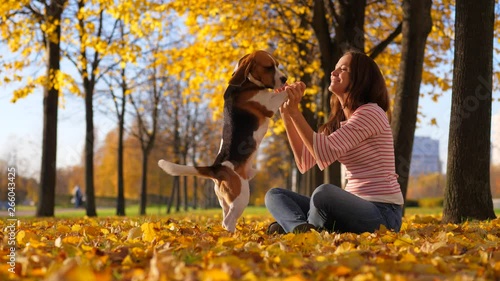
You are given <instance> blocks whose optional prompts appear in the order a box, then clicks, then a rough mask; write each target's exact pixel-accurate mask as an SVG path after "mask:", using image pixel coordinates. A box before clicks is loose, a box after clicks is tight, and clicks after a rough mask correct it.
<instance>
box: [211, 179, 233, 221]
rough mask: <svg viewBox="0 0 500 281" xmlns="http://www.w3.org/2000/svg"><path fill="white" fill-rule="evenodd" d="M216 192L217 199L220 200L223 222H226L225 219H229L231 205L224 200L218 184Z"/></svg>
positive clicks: (215, 187) (215, 188)
mask: <svg viewBox="0 0 500 281" xmlns="http://www.w3.org/2000/svg"><path fill="white" fill-rule="evenodd" d="M214 182H215V181H214ZM214 190H215V195H217V199H218V200H219V205H220V206H221V208H222V221H224V219H225V218H226V217H227V214H228V212H229V204H228V203H227V202H226V200H225V199H224V196H223V195H222V193H221V192H220V189H219V185H218V184H217V182H215V186H214ZM223 226H224V225H223ZM224 228H225V227H224Z"/></svg>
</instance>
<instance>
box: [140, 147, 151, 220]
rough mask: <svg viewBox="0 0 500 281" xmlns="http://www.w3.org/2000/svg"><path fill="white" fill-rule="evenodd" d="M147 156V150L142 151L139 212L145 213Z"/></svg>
mask: <svg viewBox="0 0 500 281" xmlns="http://www.w3.org/2000/svg"><path fill="white" fill-rule="evenodd" d="M148 158H149V151H148V150H143V151H142V176H141V205H140V214H141V215H145V214H146V204H147V197H148V192H147V186H148V185H147V184H148Z"/></svg>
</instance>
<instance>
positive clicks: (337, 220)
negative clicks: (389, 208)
mask: <svg viewBox="0 0 500 281" xmlns="http://www.w3.org/2000/svg"><path fill="white" fill-rule="evenodd" d="M308 222H309V223H310V224H313V225H314V226H316V227H317V228H319V229H326V230H330V231H331V230H333V231H336V232H354V233H362V232H374V231H375V230H377V229H379V228H380V225H381V224H383V225H385V226H387V227H388V228H389V227H392V225H391V226H388V223H387V220H386V218H385V216H384V215H382V213H381V212H380V210H379V208H378V207H377V205H375V204H374V203H372V202H370V201H367V200H364V199H361V198H359V197H358V196H356V195H354V194H351V193H349V192H347V191H345V190H343V189H341V188H339V187H337V186H334V185H331V184H323V185H320V186H319V187H318V188H316V190H314V192H313V194H312V196H311V205H310V210H309V214H308ZM397 230H399V228H398V229H397Z"/></svg>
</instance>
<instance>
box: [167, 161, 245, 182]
mask: <svg viewBox="0 0 500 281" xmlns="http://www.w3.org/2000/svg"><path fill="white" fill-rule="evenodd" d="M158 166H159V167H160V168H161V169H162V170H163V171H165V172H166V173H167V174H169V175H172V176H199V177H204V178H210V179H214V180H218V181H224V180H228V179H229V178H230V177H232V176H238V175H237V174H236V173H235V172H234V171H233V169H231V168H229V167H227V166H224V165H221V164H218V165H214V166H204V167H194V166H186V165H179V164H175V163H172V162H168V161H165V160H163V159H162V160H160V161H158Z"/></svg>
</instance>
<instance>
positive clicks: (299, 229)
mask: <svg viewBox="0 0 500 281" xmlns="http://www.w3.org/2000/svg"><path fill="white" fill-rule="evenodd" d="M311 229H314V230H316V227H315V226H314V225H312V224H310V223H303V224H299V225H297V226H296V227H295V228H294V229H293V231H292V232H293V233H295V234H297V233H305V232H309V231H311Z"/></svg>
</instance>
